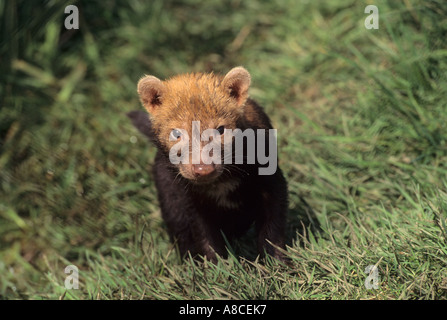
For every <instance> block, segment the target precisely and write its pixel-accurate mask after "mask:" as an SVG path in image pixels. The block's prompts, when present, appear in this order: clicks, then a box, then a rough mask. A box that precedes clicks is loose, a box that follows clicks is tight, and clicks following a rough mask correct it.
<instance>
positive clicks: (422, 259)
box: [0, 0, 447, 299]
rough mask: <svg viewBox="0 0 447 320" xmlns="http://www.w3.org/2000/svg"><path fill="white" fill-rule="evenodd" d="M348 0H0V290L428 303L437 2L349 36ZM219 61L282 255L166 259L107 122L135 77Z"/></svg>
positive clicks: (138, 169)
mask: <svg viewBox="0 0 447 320" xmlns="http://www.w3.org/2000/svg"><path fill="white" fill-rule="evenodd" d="M68 4H76V5H77V6H78V7H79V9H80V29H79V30H78V31H72V30H71V31H70V30H65V28H64V27H63V22H64V18H65V15H64V10H63V9H64V8H65V6H66V5H68ZM366 5H367V4H366V3H362V2H359V1H354V0H343V1H341V0H340V1H309V2H300V3H298V2H297V1H269V2H262V1H243V2H242V1H217V0H216V1H215V0H212V1H206V2H202V1H196V0H188V1H161V0H160V1H159V0H154V1H150V2H145V1H140V0H131V1H119V0H110V1H107V2H105V1H104V2H97V1H95V2H92V1H77V2H76V1H75V2H74V3H72V2H70V3H69V2H64V1H59V2H51V1H43V2H41V3H40V4H37V3H29V2H26V3H25V1H22V0H10V1H4V2H1V3H0V16H1V20H0V21H1V24H2V28H1V30H2V31H1V32H2V34H1V47H0V55H1V57H2V58H1V59H2V63H1V66H0V81H1V86H0V92H1V96H0V98H1V102H0V103H1V105H0V108H1V110H0V274H1V275H2V276H1V278H0V297H1V298H3V299H59V298H63V299H210V298H211V299H446V297H447V273H446V265H447V227H446V224H447V166H446V163H447V145H446V137H447V127H446V123H447V121H446V120H447V118H446V115H447V105H446V102H445V97H446V96H447V43H446V41H445V39H446V34H447V20H446V19H445V17H446V16H447V6H446V5H445V4H444V2H443V1H441V0H432V1H411V2H410V1H403V2H402V3H401V2H397V1H391V0H390V1H378V2H377V3H376V5H377V6H378V8H379V17H380V18H379V19H380V29H379V30H367V29H365V28H364V26H363V22H364V19H365V18H366V17H367V15H366V14H364V13H363V12H364V8H365V6H366ZM236 65H244V66H245V67H246V68H247V69H248V70H249V71H250V72H251V74H252V78H253V79H252V83H253V85H252V88H251V91H250V93H251V96H252V97H253V98H255V99H256V100H257V101H258V102H260V104H261V105H263V106H264V108H265V110H266V111H267V113H268V114H269V115H270V117H271V118H272V121H273V123H274V125H275V126H276V127H277V128H278V141H279V147H280V150H279V154H280V166H281V168H282V169H283V171H284V173H285V175H286V177H287V180H288V183H289V197H290V207H289V224H288V225H289V228H288V233H289V238H290V239H289V245H288V248H287V255H288V257H289V258H290V265H287V266H286V265H281V264H278V263H277V262H276V261H272V260H270V259H267V261H265V262H262V263H261V261H259V260H257V259H256V257H255V256H254V254H253V250H252V248H251V247H250V244H251V240H250V239H251V238H250V235H248V236H247V237H246V238H244V239H243V240H241V241H238V242H236V243H234V244H232V248H231V252H233V254H232V255H230V257H229V258H228V259H220V260H219V261H218V263H217V264H216V265H213V264H209V263H198V262H194V261H192V260H187V261H185V262H184V263H180V262H179V257H178V255H177V253H176V251H175V247H173V246H172V244H170V243H169V239H168V236H167V232H166V229H165V226H164V224H163V221H162V220H161V218H160V212H159V208H158V204H157V200H156V190H155V187H154V183H153V180H152V177H151V174H150V168H151V165H152V159H153V156H154V154H155V150H154V147H153V146H151V145H149V144H148V143H147V142H146V141H145V139H144V138H143V137H142V136H140V135H139V134H138V132H137V131H136V130H135V129H134V128H133V127H132V126H131V124H130V121H129V120H128V119H127V118H126V116H125V114H126V112H128V111H131V110H134V109H138V108H141V107H140V105H139V101H138V97H137V95H136V83H137V81H138V79H139V78H140V77H141V76H142V75H143V74H154V75H157V76H158V77H160V78H165V77H169V76H171V75H174V74H177V73H182V72H190V71H211V70H214V71H216V72H222V73H225V72H226V71H228V70H229V69H230V68H231V67H233V66H236ZM310 208H311V209H310ZM303 226H304V227H303ZM241 255H244V256H245V257H247V258H242V257H240V256H241ZM67 265H75V266H77V267H78V268H79V282H80V285H79V289H78V290H74V289H72V290H67V289H65V287H64V280H65V278H66V276H67V275H66V274H65V273H64V269H65V267H66V266H67ZM369 265H377V267H378V270H379V275H380V281H379V288H378V289H376V290H369V289H366V287H365V285H364V283H365V280H366V278H367V276H368V275H367V274H366V273H365V269H366V267H367V266H369Z"/></svg>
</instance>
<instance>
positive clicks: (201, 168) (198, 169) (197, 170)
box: [192, 163, 216, 178]
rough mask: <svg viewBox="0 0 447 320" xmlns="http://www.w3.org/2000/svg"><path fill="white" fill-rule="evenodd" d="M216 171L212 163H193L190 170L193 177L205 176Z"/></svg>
mask: <svg viewBox="0 0 447 320" xmlns="http://www.w3.org/2000/svg"><path fill="white" fill-rule="evenodd" d="M215 171H216V165H215V164H214V163H211V164H193V165H192V172H193V174H194V176H195V177H197V178H200V177H205V176H208V175H210V174H212V173H213V172H215Z"/></svg>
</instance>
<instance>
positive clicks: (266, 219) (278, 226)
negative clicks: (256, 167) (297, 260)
mask: <svg viewBox="0 0 447 320" xmlns="http://www.w3.org/2000/svg"><path fill="white" fill-rule="evenodd" d="M268 180H269V181H268V182H267V183H266V185H267V186H268V188H266V189H265V190H263V191H262V192H261V197H262V209H261V214H260V215H259V217H258V219H257V221H256V227H257V231H258V250H259V253H260V254H261V255H263V254H264V253H267V254H269V255H271V256H272V257H274V258H277V259H279V260H284V254H283V253H282V252H281V251H280V250H278V249H277V248H276V247H279V248H284V246H285V223H286V214H287V206H288V203H287V183H286V181H285V179H284V177H283V175H282V173H281V171H280V170H279V168H278V171H277V172H276V173H275V175H273V176H271V179H268ZM269 242H270V243H271V244H270V243H269ZM272 244H273V245H274V246H272ZM275 246H276V247H275Z"/></svg>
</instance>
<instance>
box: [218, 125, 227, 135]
mask: <svg viewBox="0 0 447 320" xmlns="http://www.w3.org/2000/svg"><path fill="white" fill-rule="evenodd" d="M217 131H219V134H223V133H224V131H225V127H224V126H220V127H219V128H217Z"/></svg>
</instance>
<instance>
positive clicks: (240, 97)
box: [222, 67, 251, 106]
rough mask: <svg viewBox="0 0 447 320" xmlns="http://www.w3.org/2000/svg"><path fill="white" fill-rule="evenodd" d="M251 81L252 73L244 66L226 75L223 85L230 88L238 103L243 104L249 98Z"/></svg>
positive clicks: (231, 94) (227, 88) (229, 90)
mask: <svg viewBox="0 0 447 320" xmlns="http://www.w3.org/2000/svg"><path fill="white" fill-rule="evenodd" d="M250 82H251V77H250V73H248V71H247V70H245V69H244V68H243V67H236V68H233V69H231V70H230V71H229V72H228V73H227V74H226V75H225V77H224V79H223V81H222V85H223V86H224V87H225V88H226V90H228V92H229V93H230V96H231V97H232V98H233V99H235V100H236V102H237V105H238V106H242V105H243V104H244V103H245V101H246V100H247V98H248V88H249V87H250Z"/></svg>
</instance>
